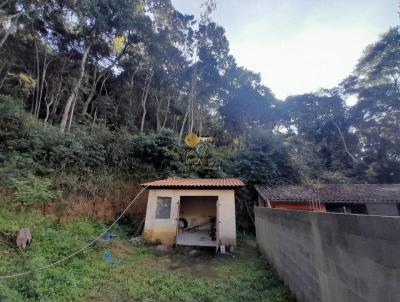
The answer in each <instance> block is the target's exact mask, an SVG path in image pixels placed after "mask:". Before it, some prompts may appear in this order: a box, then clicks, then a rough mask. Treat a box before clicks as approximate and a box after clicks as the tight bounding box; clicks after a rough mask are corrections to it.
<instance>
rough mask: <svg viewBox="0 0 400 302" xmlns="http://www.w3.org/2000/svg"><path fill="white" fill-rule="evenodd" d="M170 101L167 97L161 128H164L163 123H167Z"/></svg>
mask: <svg viewBox="0 0 400 302" xmlns="http://www.w3.org/2000/svg"><path fill="white" fill-rule="evenodd" d="M170 102H171V99H170V98H167V108H166V110H165V115H164V121H163V124H162V127H161V129H164V128H165V125H166V124H167V119H168V112H169V104H170Z"/></svg>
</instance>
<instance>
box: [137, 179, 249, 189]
mask: <svg viewBox="0 0 400 302" xmlns="http://www.w3.org/2000/svg"><path fill="white" fill-rule="evenodd" d="M141 186H142V187H146V186H147V187H149V188H240V187H243V186H244V183H243V182H242V181H241V180H240V179H237V178H202V179H199V178H167V179H162V180H157V181H153V182H147V183H143V184H141Z"/></svg>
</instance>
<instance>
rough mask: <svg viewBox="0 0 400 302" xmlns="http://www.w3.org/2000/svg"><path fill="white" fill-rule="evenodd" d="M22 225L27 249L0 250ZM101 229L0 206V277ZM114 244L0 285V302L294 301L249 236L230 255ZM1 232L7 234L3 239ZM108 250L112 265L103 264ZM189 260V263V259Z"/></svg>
mask: <svg viewBox="0 0 400 302" xmlns="http://www.w3.org/2000/svg"><path fill="white" fill-rule="evenodd" d="M21 227H29V228H30V229H31V230H32V235H33V244H32V246H31V247H30V248H28V250H27V251H26V252H21V251H18V250H16V249H15V248H13V247H12V244H11V245H3V244H2V242H3V241H2V240H7V238H9V237H7V236H11V237H13V236H15V233H16V232H17V231H18V230H19V229H20V228H21ZM104 228H105V226H104V225H101V224H99V223H97V222H96V221H94V220H92V219H89V218H85V217H81V218H79V219H77V220H73V221H68V222H58V221H57V220H55V219H53V218H50V217H47V216H43V215H41V214H38V213H35V212H23V213H16V212H14V211H13V210H11V209H10V208H8V203H7V202H5V201H4V200H2V201H1V203H0V245H1V253H2V256H1V257H0V275H6V274H9V273H12V272H21V271H26V270H30V269H34V268H37V267H40V266H42V265H46V264H48V263H50V262H52V261H55V260H58V259H59V258H61V257H63V256H66V255H67V254H69V253H70V252H71V251H74V250H76V249H78V248H79V247H80V246H81V245H83V244H84V243H85V242H87V240H89V239H90V238H93V237H95V236H96V235H98V233H99V232H101V231H102V230H103V229H104ZM113 233H114V234H115V233H116V234H118V235H119V236H120V237H119V239H114V241H113V243H111V244H108V245H106V246H97V247H92V248H89V249H88V250H87V251H85V252H84V253H82V254H79V255H77V256H76V257H74V258H72V259H71V260H69V261H68V262H65V263H63V264H61V265H58V266H56V267H53V268H51V269H47V270H43V271H39V272H35V273H33V274H30V275H28V276H22V277H18V278H14V279H10V280H2V281H1V282H0V300H1V301H13V302H18V301H59V302H62V301H68V302H69V301H104V302H105V301H107V302H112V301H115V302H117V301H118V302H119V301H135V300H137V301H154V302H156V301H226V300H227V299H228V300H230V301H270V302H278V301H279V302H286V301H287V302H289V301H293V299H292V298H291V296H290V294H289V293H288V291H287V289H286V288H285V287H284V286H283V284H282V283H281V282H280V281H278V280H277V278H276V276H275V275H274V274H273V273H271V271H269V270H268V268H267V267H266V264H265V262H264V261H263V260H262V259H261V258H260V257H259V256H258V255H257V253H256V251H255V245H254V239H253V238H249V239H246V240H244V239H243V240H242V239H241V240H240V245H239V249H238V255H237V257H236V258H234V259H233V258H224V259H223V258H214V257H211V256H205V258H201V259H200V260H199V259H197V260H198V261H197V262H196V259H195V258H192V257H189V256H187V255H186V254H175V253H174V254H172V255H169V256H166V255H159V254H157V253H156V252H155V246H152V245H146V244H140V245H133V244H132V243H130V242H129V241H128V240H127V236H126V234H125V233H123V232H122V231H121V230H119V229H118V228H117V229H114V230H113ZM6 234H8V235H6ZM106 249H108V250H110V251H111V252H112V255H113V257H114V258H115V259H118V260H119V261H118V264H115V265H113V264H110V263H106V262H105V261H104V260H103V253H104V251H105V250H106ZM188 257H189V258H188Z"/></svg>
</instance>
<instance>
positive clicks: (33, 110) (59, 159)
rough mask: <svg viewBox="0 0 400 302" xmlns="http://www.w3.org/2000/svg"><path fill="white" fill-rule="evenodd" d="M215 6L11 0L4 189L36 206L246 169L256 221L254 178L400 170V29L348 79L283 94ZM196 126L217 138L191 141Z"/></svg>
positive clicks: (396, 176) (355, 177)
mask: <svg viewBox="0 0 400 302" xmlns="http://www.w3.org/2000/svg"><path fill="white" fill-rule="evenodd" d="M215 8H216V6H215V2H214V1H204V3H203V5H202V7H201V14H200V17H199V18H195V17H194V16H189V15H185V14H182V13H180V12H179V11H177V10H176V9H175V8H174V7H173V5H172V4H171V2H170V1H167V0H79V1H76V0H66V1H58V0H46V1H42V0H1V1H0V20H1V25H0V29H1V32H0V94H1V96H0V141H1V144H0V182H1V187H2V194H4V195H7V194H13V195H12V196H14V197H13V198H14V199H15V203H16V204H17V205H18V206H20V207H26V206H32V205H38V204H41V203H44V202H47V201H50V200H58V199H62V198H63V197H65V196H66V195H71V194H72V195H82V194H83V195H87V196H96V195H99V194H104V192H105V191H107V190H109V189H110V188H111V187H112V186H114V185H115V184H116V183H120V182H126V181H132V180H134V181H137V182H141V181H144V180H154V179H161V178H165V177H225V176H229V177H240V178H241V179H243V180H244V181H245V182H246V184H247V187H246V189H245V190H244V191H243V192H241V193H240V194H239V196H238V200H239V202H238V216H239V226H240V227H246V226H248V223H249V219H248V215H249V214H250V215H251V213H250V212H251V210H250V209H251V205H252V202H253V200H254V195H253V194H254V192H253V191H252V187H253V185H254V184H261V183H263V184H269V185H280V184H294V183H307V184H320V183H396V182H400V136H399V133H400V123H399V122H400V28H399V27H395V28H391V29H388V31H387V32H385V33H382V35H381V36H380V38H379V40H378V41H376V42H375V43H374V44H371V45H370V46H368V47H367V48H366V49H365V51H364V53H363V54H360V60H359V62H358V64H357V65H356V66H355V67H354V71H353V72H352V74H350V75H348V77H347V78H346V79H344V80H343V81H342V82H341V83H339V84H338V86H337V87H333V88H331V87H330V88H329V89H321V90H319V91H317V92H309V93H306V94H303V95H294V96H290V97H288V98H287V99H286V100H279V99H277V98H276V97H275V96H274V94H273V92H272V91H271V90H270V89H269V88H268V87H266V86H265V85H263V84H262V83H261V78H260V75H259V74H257V73H254V72H252V71H250V70H247V69H246V68H244V67H241V66H238V64H237V63H236V61H235V58H234V57H233V56H232V55H231V54H230V51H229V42H228V40H227V38H226V35H225V30H224V28H223V27H221V26H219V25H218V24H216V23H215V22H213V21H212V19H211V14H212V12H213V11H214V10H215ZM343 47H346V46H345V45H344V46H343ZM326 72H329V70H327V71H326ZM348 96H353V97H354V96H355V97H357V99H358V101H357V103H356V104H355V105H354V106H348V105H346V102H345V99H346V98H347V97H348ZM187 133H196V134H197V135H198V136H201V137H212V140H211V139H209V140H205V142H203V145H204V146H203V147H202V148H200V149H195V150H191V149H190V148H189V147H188V146H186V145H185V144H183V139H184V137H185V135H186V134H187ZM171 146H174V147H173V148H171ZM188 154H189V155H188ZM187 156H189V157H193V158H195V159H196V160H194V161H190V164H188V161H187ZM185 157H186V158H185ZM198 158H199V159H200V160H197V159H198Z"/></svg>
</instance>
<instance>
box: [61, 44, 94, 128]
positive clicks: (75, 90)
mask: <svg viewBox="0 0 400 302" xmlns="http://www.w3.org/2000/svg"><path fill="white" fill-rule="evenodd" d="M90 48H91V44H89V45H88V46H87V47H86V49H85V52H84V53H83V56H82V60H81V64H80V73H79V78H78V81H77V82H76V83H75V85H74V88H73V89H72V92H71V94H70V95H69V97H68V99H67V103H66V104H65V107H64V112H63V115H62V119H61V123H60V131H61V132H65V127H66V126H67V122H68V117H69V115H70V110H71V106H72V103H73V102H74V100H75V99H76V98H77V96H78V93H79V89H80V88H81V85H82V80H83V77H84V75H85V66H86V61H87V58H88V55H89V52H90Z"/></svg>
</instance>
